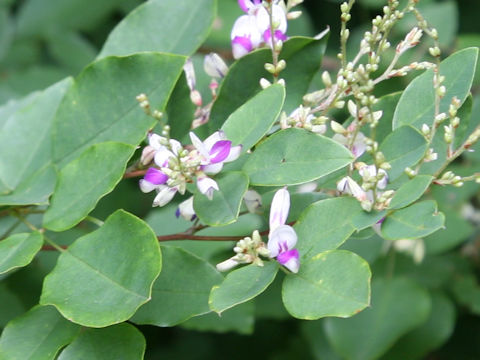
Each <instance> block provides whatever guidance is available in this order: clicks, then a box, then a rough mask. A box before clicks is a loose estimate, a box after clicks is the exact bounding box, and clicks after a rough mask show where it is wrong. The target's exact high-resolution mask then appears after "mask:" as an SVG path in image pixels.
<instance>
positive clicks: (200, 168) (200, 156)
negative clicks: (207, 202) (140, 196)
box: [140, 126, 242, 206]
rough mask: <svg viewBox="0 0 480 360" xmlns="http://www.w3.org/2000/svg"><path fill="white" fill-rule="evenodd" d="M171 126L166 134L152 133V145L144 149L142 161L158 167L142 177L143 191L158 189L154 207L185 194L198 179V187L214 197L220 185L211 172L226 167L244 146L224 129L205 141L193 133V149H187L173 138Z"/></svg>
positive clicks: (215, 172) (141, 187) (191, 137)
mask: <svg viewBox="0 0 480 360" xmlns="http://www.w3.org/2000/svg"><path fill="white" fill-rule="evenodd" d="M168 130H169V128H168V126H166V127H164V132H163V135H164V136H159V135H157V134H150V135H149V145H148V146H146V147H145V148H144V149H143V152H142V157H141V159H140V161H141V163H142V164H144V165H148V164H150V163H151V162H152V160H153V162H154V164H155V166H151V167H149V168H148V170H147V172H146V173H145V176H144V178H143V179H142V180H140V189H141V190H142V191H143V192H151V191H153V190H155V191H157V196H156V197H155V199H154V201H153V206H164V205H165V204H167V203H168V202H170V200H171V199H172V198H173V197H174V196H175V194H176V193H177V192H179V193H180V194H184V193H185V190H186V184H187V183H191V182H193V181H194V179H195V178H196V180H197V187H198V190H199V191H200V192H201V193H202V194H204V195H205V196H207V197H208V198H209V199H212V197H213V192H214V191H215V190H218V184H217V183H216V181H215V180H213V179H211V178H210V177H208V176H207V175H214V174H217V173H219V172H220V171H221V170H222V167H223V164H224V163H226V162H230V161H234V160H236V159H237V158H238V157H239V156H240V153H241V149H242V146H241V145H238V146H232V142H231V141H229V140H227V139H226V137H225V134H224V133H223V132H222V131H217V132H215V133H214V134H212V135H210V136H209V137H208V138H207V139H206V140H205V141H203V142H202V141H201V140H200V139H199V138H198V137H197V136H196V135H195V134H194V133H192V132H191V133H190V139H191V140H192V144H193V149H192V150H188V149H186V148H184V147H183V146H182V145H181V144H180V143H179V142H178V141H177V140H174V139H169V137H168Z"/></svg>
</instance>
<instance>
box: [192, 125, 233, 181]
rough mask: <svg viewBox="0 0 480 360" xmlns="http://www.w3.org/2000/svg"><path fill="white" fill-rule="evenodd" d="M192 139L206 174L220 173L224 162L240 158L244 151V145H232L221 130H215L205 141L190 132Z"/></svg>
mask: <svg viewBox="0 0 480 360" xmlns="http://www.w3.org/2000/svg"><path fill="white" fill-rule="evenodd" d="M190 139H191V140H192V144H193V146H194V147H195V149H197V151H198V153H199V155H200V165H201V170H202V171H203V172H204V173H205V174H209V175H214V174H218V173H219V172H220V171H221V170H222V168H223V163H226V162H231V161H234V160H236V159H238V157H239V156H240V154H241V152H242V145H237V146H232V142H231V141H230V140H227V137H226V136H225V133H224V132H223V131H221V130H220V131H216V132H214V133H213V134H212V135H210V136H209V137H208V138H206V139H205V141H203V142H202V141H201V140H200V139H199V138H198V137H197V135H195V134H194V133H193V132H190Z"/></svg>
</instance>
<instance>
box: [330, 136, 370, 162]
mask: <svg viewBox="0 0 480 360" xmlns="http://www.w3.org/2000/svg"><path fill="white" fill-rule="evenodd" d="M351 136H352V134H349V135H348V136H345V135H342V134H335V135H333V137H332V139H333V140H335V141H336V142H338V143H340V144H342V145H343V146H345V147H347V148H348V147H349V146H350V143H351ZM365 140H366V137H365V135H363V133H361V132H358V133H357V135H356V136H355V140H354V141H353V144H352V145H351V149H350V150H351V151H352V154H353V156H354V157H355V159H356V158H359V157H360V156H362V155H363V153H364V152H365V150H366V149H367V144H366V143H365Z"/></svg>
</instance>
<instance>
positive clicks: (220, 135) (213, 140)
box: [203, 130, 227, 151]
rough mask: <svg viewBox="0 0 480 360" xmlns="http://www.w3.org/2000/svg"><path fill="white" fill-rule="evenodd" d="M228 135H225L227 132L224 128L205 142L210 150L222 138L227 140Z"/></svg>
mask: <svg viewBox="0 0 480 360" xmlns="http://www.w3.org/2000/svg"><path fill="white" fill-rule="evenodd" d="M226 139H227V137H226V136H225V133H224V132H223V131H222V130H219V131H215V132H214V133H213V134H212V135H210V136H209V137H207V138H206V139H205V141H204V142H203V144H204V145H205V147H206V148H207V150H208V151H210V150H212V147H213V145H215V143H216V142H218V141H220V140H226Z"/></svg>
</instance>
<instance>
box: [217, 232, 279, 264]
mask: <svg viewBox="0 0 480 360" xmlns="http://www.w3.org/2000/svg"><path fill="white" fill-rule="evenodd" d="M233 251H234V252H235V253H236V254H235V255H234V256H232V257H231V258H230V259H227V260H225V261H223V262H221V263H219V264H217V270H218V271H227V270H230V269H232V268H234V267H235V266H237V265H239V264H255V265H257V266H263V260H262V259H261V258H260V256H263V257H268V256H269V254H270V252H269V251H268V249H267V247H266V246H265V243H264V242H263V241H262V237H261V236H260V233H259V232H258V231H257V230H255V231H254V232H253V234H252V237H245V238H243V239H242V240H240V241H238V242H237V244H236V245H235V247H234V248H233Z"/></svg>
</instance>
